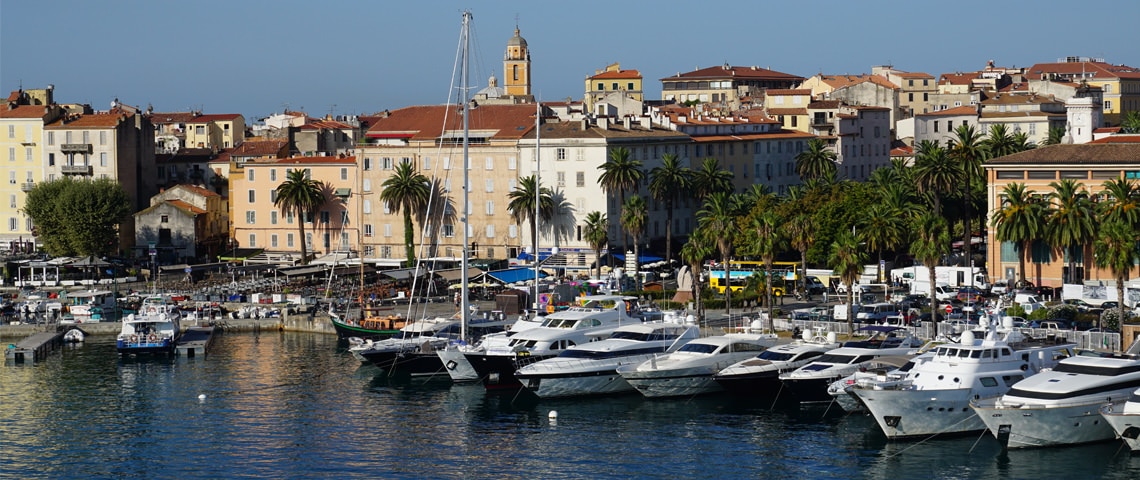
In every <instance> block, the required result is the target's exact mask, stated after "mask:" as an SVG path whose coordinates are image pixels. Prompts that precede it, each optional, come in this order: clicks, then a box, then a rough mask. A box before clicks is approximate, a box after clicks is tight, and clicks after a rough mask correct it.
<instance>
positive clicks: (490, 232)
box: [487, 225, 495, 238]
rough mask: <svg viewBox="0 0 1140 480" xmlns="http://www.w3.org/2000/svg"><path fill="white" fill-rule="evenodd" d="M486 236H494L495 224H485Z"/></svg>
mask: <svg viewBox="0 0 1140 480" xmlns="http://www.w3.org/2000/svg"><path fill="white" fill-rule="evenodd" d="M487 238H495V226H494V225H487Z"/></svg>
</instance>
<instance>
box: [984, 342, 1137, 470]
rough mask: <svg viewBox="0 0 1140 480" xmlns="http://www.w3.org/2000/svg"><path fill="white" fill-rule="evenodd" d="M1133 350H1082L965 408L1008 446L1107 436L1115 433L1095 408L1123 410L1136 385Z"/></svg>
mask: <svg viewBox="0 0 1140 480" xmlns="http://www.w3.org/2000/svg"><path fill="white" fill-rule="evenodd" d="M1138 353H1140V343H1134V344H1133V346H1132V347H1131V348H1130V349H1129V351H1128V352H1127V353H1125V354H1123V355H1109V354H1097V353H1095V352H1091V351H1084V352H1081V354H1080V355H1077V356H1074V357H1069V358H1066V359H1064V360H1061V361H1060V362H1059V363H1057V366H1056V367H1054V368H1053V369H1052V370H1047V371H1043V372H1041V373H1038V374H1037V375H1033V376H1031V377H1029V378H1026V379H1024V380H1022V381H1020V382H1017V383H1015V384H1014V385H1013V386H1012V387H1011V388H1010V389H1009V391H1007V392H1006V393H1005V394H1004V395H1002V396H1000V397H993V398H985V399H979V400H974V401H973V402H971V403H970V407H971V408H973V409H974V411H975V412H977V414H978V417H980V418H981V419H982V421H983V422H985V424H986V427H987V428H989V430H990V433H992V434H993V435H994V436H995V437H996V438H997V439H998V441H999V442H1001V443H1002V445H1003V446H1005V447H1007V448H1026V447H1048V446H1054V445H1072V444H1080V443H1091V442H1098V441H1104V440H1111V439H1112V438H1114V437H1115V435H1116V433H1115V432H1114V431H1113V428H1112V425H1110V423H1109V422H1108V421H1106V420H1105V418H1104V417H1103V416H1102V415H1101V414H1100V412H1101V409H1102V407H1104V408H1111V409H1112V411H1116V410H1118V409H1120V408H1122V407H1123V406H1124V404H1125V403H1126V402H1127V400H1128V399H1129V398H1130V396H1131V395H1132V393H1133V392H1134V391H1135V390H1136V389H1137V387H1140V355H1138Z"/></svg>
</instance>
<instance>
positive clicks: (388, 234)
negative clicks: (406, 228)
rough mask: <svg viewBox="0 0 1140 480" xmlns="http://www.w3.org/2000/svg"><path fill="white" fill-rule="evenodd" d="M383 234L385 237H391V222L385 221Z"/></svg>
mask: <svg viewBox="0 0 1140 480" xmlns="http://www.w3.org/2000/svg"><path fill="white" fill-rule="evenodd" d="M384 236H385V237H391V236H392V224H391V223H385V224H384Z"/></svg>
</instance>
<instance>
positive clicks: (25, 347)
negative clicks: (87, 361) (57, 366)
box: [4, 332, 63, 363]
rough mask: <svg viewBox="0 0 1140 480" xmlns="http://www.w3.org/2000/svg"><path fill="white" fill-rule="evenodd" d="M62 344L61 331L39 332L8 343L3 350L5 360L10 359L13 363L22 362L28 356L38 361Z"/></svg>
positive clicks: (33, 360) (26, 359)
mask: <svg viewBox="0 0 1140 480" xmlns="http://www.w3.org/2000/svg"><path fill="white" fill-rule="evenodd" d="M62 345H63V332H54V333H53V332H40V333H36V334H33V335H32V336H30V337H28V338H25V339H23V340H20V342H19V343H17V344H15V345H9V346H8V349H7V350H5V353H4V358H5V360H7V359H11V360H12V361H13V362H15V363H24V362H26V361H28V359H29V358H30V359H31V360H32V362H38V361H40V360H43V359H45V358H47V356H48V354H49V353H51V352H54V351H56V350H58V349H59V348H60V347H61V346H62Z"/></svg>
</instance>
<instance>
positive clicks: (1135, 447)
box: [1100, 389, 1140, 454]
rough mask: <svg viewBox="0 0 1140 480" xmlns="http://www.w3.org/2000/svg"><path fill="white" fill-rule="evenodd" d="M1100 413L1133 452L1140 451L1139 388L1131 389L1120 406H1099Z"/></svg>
mask: <svg viewBox="0 0 1140 480" xmlns="http://www.w3.org/2000/svg"><path fill="white" fill-rule="evenodd" d="M1100 415H1101V416H1102V417H1104V419H1105V421H1107V422H1108V424H1109V425H1111V426H1112V429H1113V430H1114V431H1115V432H1116V436H1117V437H1119V438H1121V439H1123V440H1124V443H1126V444H1128V448H1131V449H1132V453H1133V454H1135V453H1138V452H1140V389H1136V390H1135V391H1133V392H1132V395H1131V396H1130V397H1128V401H1126V402H1124V405H1123V406H1121V407H1116V406H1114V405H1105V406H1103V407H1101V409H1100Z"/></svg>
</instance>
